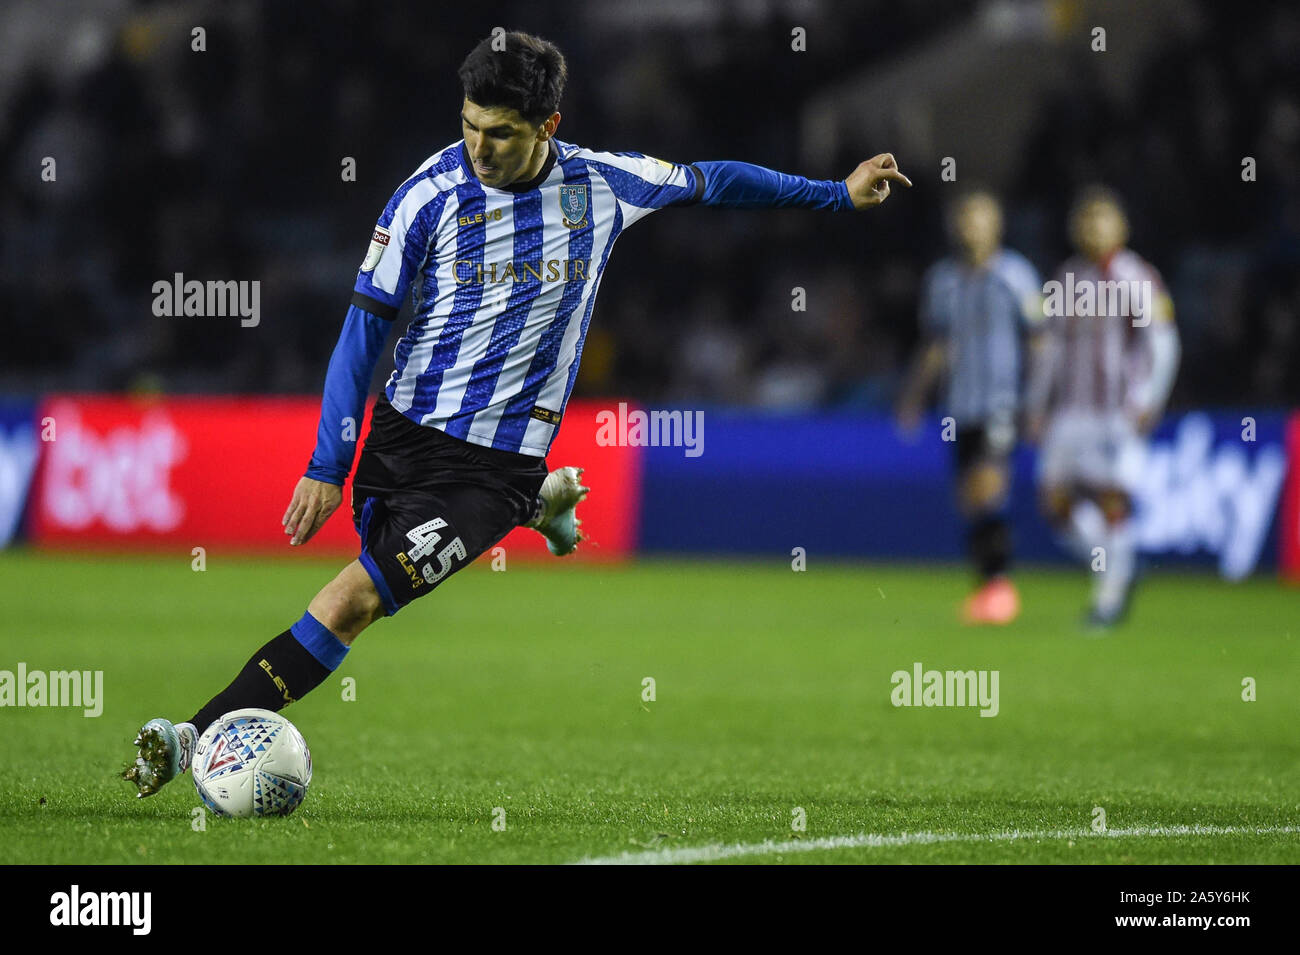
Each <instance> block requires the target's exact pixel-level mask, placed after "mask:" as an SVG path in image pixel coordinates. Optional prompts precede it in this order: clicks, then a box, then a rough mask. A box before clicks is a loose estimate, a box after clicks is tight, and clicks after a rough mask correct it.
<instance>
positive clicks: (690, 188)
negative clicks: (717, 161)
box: [579, 149, 704, 227]
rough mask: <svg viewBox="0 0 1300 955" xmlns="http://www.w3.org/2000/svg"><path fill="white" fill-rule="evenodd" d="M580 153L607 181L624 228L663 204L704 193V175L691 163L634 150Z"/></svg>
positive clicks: (693, 198) (681, 202)
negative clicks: (620, 209)
mask: <svg viewBox="0 0 1300 955" xmlns="http://www.w3.org/2000/svg"><path fill="white" fill-rule="evenodd" d="M579 155H580V156H581V157H582V158H583V159H584V160H585V161H586V162H587V164H588V166H590V167H591V169H592V170H593V171H594V172H595V173H597V174H599V175H600V177H601V178H602V179H604V180H605V182H606V183H608V184H609V188H610V189H611V190H612V191H613V193H614V196H615V197H616V198H617V199H618V201H619V205H620V207H621V208H622V211H623V222H624V226H625V227H626V226H628V225H631V224H632V223H633V222H636V221H637V220H638V219H641V218H644V217H645V216H648V215H649V214H650V213H652V212H654V211H655V210H656V209H662V208H663V207H664V206H671V205H684V204H689V203H692V202H697V201H699V198H700V196H701V195H702V194H703V192H704V177H703V176H702V175H700V174H699V172H698V171H697V170H696V169H694V168H693V167H691V166H687V165H681V164H678V163H671V162H666V161H665V160H663V159H655V158H654V157H653V156H646V155H644V154H643V153H635V152H620V153H602V152H593V151H591V150H587V149H584V150H582V151H581V152H580V153H579Z"/></svg>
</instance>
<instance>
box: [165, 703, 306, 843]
mask: <svg viewBox="0 0 1300 955" xmlns="http://www.w3.org/2000/svg"><path fill="white" fill-rule="evenodd" d="M191 771H192V772H193V775H194V786H195V788H196V789H198V791H199V796H200V797H201V798H202V799H203V802H204V804H205V805H206V806H207V807H208V808H209V809H211V810H212V811H213V812H215V813H216V814H217V815H219V816H238V817H240V818H246V817H248V816H287V815H289V813H291V812H293V811H294V810H295V809H297V808H298V804H299V803H301V802H302V800H303V797H304V796H306V795H307V787H308V786H309V785H311V752H310V751H309V750H308V749H307V742H306V741H305V740H304V739H303V738H302V734H301V733H299V732H298V728H297V727H296V726H294V725H293V724H292V723H290V722H289V721H288V720H286V719H285V718H284V717H283V716H279V715H278V714H275V713H272V712H271V711H270V710H259V709H246V710H234V711H232V712H230V713H227V714H226V715H225V716H223V717H221V719H219V720H217V721H216V722H215V723H213V724H212V725H211V726H209V727H208V728H207V730H206V731H205V732H204V733H203V735H202V736H200V737H199V742H198V745H197V746H195V747H194V761H193V763H192V764H191Z"/></svg>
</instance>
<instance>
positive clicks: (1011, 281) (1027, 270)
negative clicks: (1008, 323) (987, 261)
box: [996, 250, 1044, 329]
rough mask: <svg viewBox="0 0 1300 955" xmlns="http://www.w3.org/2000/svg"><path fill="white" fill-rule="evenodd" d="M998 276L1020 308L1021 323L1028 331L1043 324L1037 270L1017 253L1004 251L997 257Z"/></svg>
mask: <svg viewBox="0 0 1300 955" xmlns="http://www.w3.org/2000/svg"><path fill="white" fill-rule="evenodd" d="M996 268H997V272H998V276H999V277H1000V278H1001V279H1002V281H1003V282H1004V283H1005V284H1006V286H1007V288H1008V289H1009V290H1010V292H1011V295H1012V296H1013V297H1014V298H1015V300H1016V302H1017V304H1018V305H1019V307H1020V320H1021V323H1022V324H1023V325H1024V326H1025V327H1026V328H1030V329H1037V328H1040V327H1041V326H1042V324H1043V318H1044V315H1043V288H1042V285H1041V283H1040V282H1039V279H1038V270H1037V269H1035V268H1034V267H1033V265H1031V264H1030V262H1029V260H1028V259H1026V258H1025V257H1024V256H1023V255H1021V254H1020V253H1018V252H1012V251H1010V250H1004V251H1003V252H1001V253H1000V254H999V256H998V261H997V265H996Z"/></svg>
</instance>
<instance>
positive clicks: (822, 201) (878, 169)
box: [690, 153, 912, 210]
mask: <svg viewBox="0 0 1300 955" xmlns="http://www.w3.org/2000/svg"><path fill="white" fill-rule="evenodd" d="M690 168H692V169H694V170H695V172H696V175H697V176H699V177H702V179H703V188H702V190H700V189H697V195H698V198H699V202H700V203H701V204H703V205H706V206H719V207H721V208H725V209H768V208H783V207H792V206H793V207H802V208H807V209H843V210H848V209H857V210H862V209H869V208H871V207H872V206H877V205H880V203H882V202H884V201H885V199H886V198H888V197H889V184H890V182H901V183H902V184H903V185H905V186H911V185H912V182H911V180H910V179H908V178H907V177H906V176H904V175H903V173H902V172H901V171H899V168H898V163H897V162H896V161H895V159H894V157H893V156H892V155H891V154H889V153H881V154H880V155H878V156H873V157H872V158H870V159H868V160H867V161H866V162H863V163H860V164H859V165H858V168H856V169H855V170H853V172H852V173H850V174H849V177H848V178H847V179H844V180H833V179H805V178H804V177H803V176H791V175H787V174H786V173H782V172H777V171H775V170H773V169H767V168H765V167H763V166H756V165H753V164H752V163H744V162H731V161H729V160H723V161H719V162H698V163H692V164H691V166H690Z"/></svg>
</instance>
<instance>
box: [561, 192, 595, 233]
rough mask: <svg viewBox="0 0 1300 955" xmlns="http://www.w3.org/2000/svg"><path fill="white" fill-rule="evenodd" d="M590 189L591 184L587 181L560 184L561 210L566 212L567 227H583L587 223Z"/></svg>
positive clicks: (565, 221)
mask: <svg viewBox="0 0 1300 955" xmlns="http://www.w3.org/2000/svg"><path fill="white" fill-rule="evenodd" d="M590 189H591V186H590V184H589V183H585V182H583V183H578V184H569V185H563V186H560V211H561V212H563V213H564V224H565V226H566V227H568V228H570V229H581V228H582V227H583V226H585V225H586V224H587V197H588V196H589V195H590Z"/></svg>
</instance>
